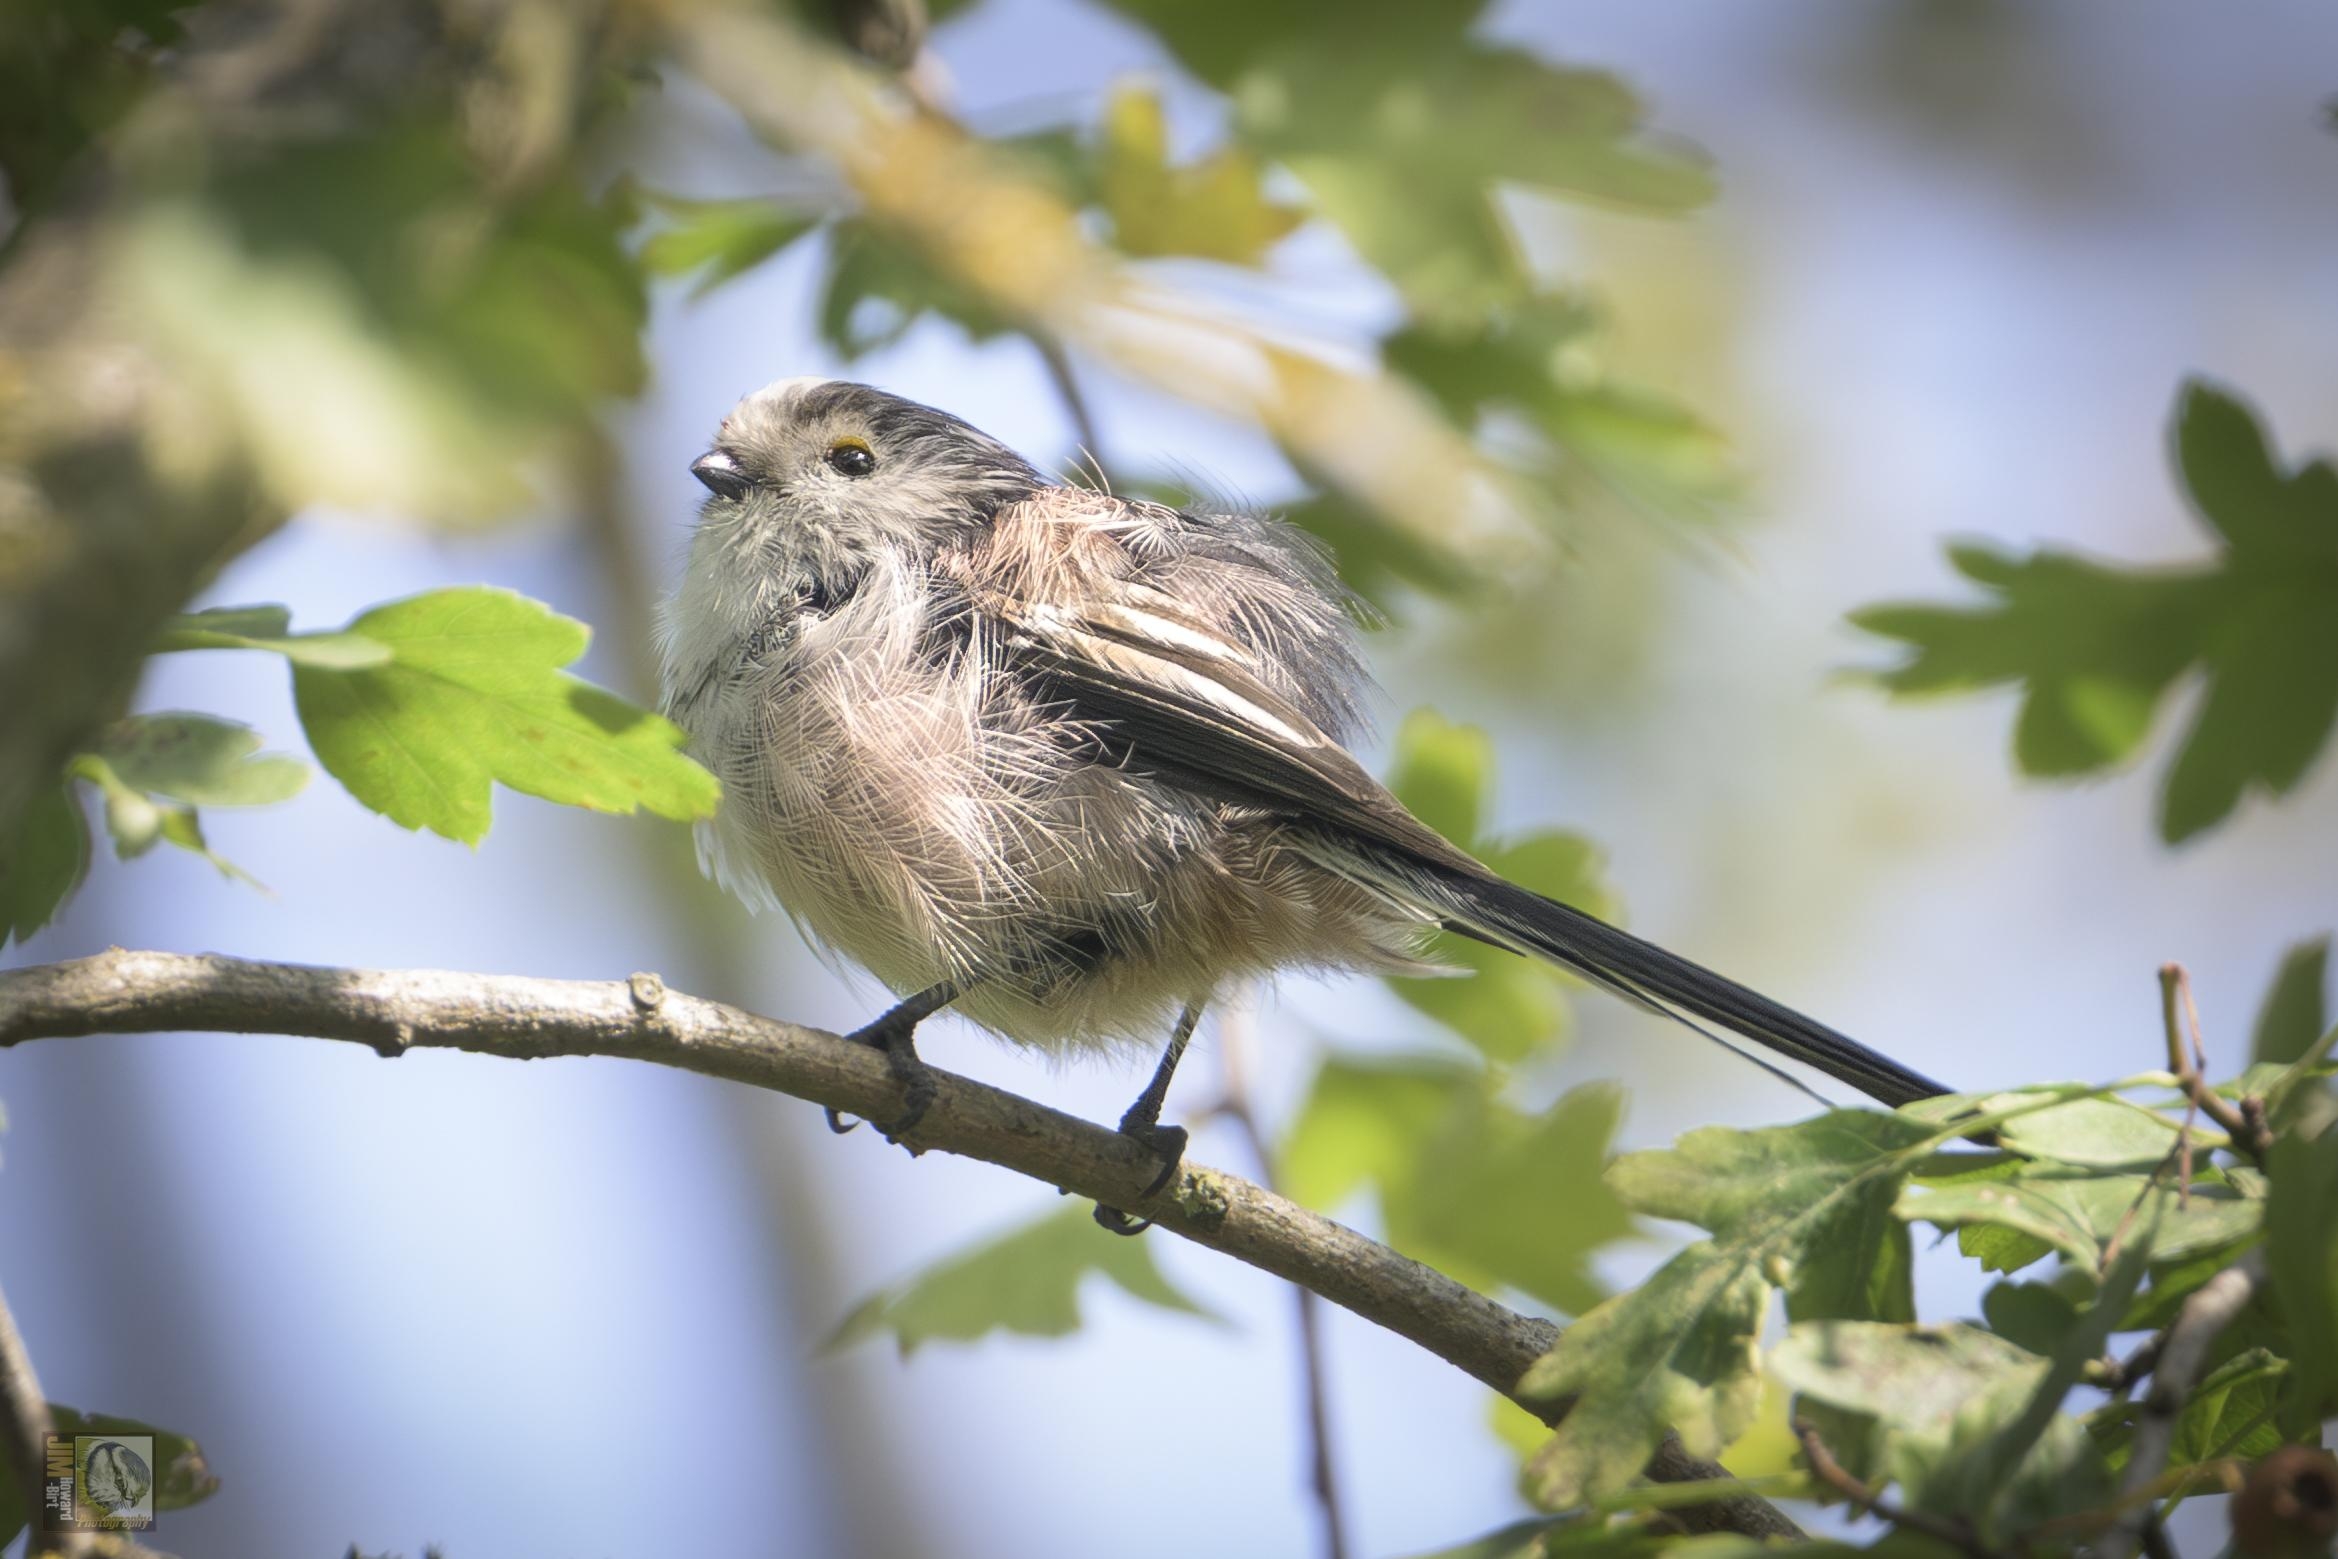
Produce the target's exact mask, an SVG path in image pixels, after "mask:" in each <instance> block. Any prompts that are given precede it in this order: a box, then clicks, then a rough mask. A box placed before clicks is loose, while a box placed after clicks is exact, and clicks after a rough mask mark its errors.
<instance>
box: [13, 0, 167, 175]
mask: <svg viewBox="0 0 2338 1559" xmlns="http://www.w3.org/2000/svg"><path fill="white" fill-rule="evenodd" d="M193 3H194V0H11V4H10V5H9V6H8V7H7V10H6V24H5V25H0V178H4V179H5V181H6V184H7V188H8V204H9V206H10V207H11V208H12V212H13V217H14V220H15V221H16V222H24V221H28V220H30V219H32V218H34V217H36V216H38V215H40V214H42V213H44V212H45V211H46V210H47V209H48V207H49V205H50V203H51V201H52V200H53V199H54V198H55V197H56V195H57V193H58V192H59V190H60V188H61V186H62V184H63V182H64V180H65V177H66V175H67V174H68V172H69V171H70V170H71V168H72V166H73V164H74V162H75V160H76V159H77V158H78V157H80V156H81V154H82V153H83V152H84V151H85V150H86V149H87V148H88V146H89V145H90V143H91V142H92V141H94V140H96V139H97V138H98V137H99V136H101V135H103V134H104V133H105V132H106V131H107V130H108V129H110V128H111V127H112V126H113V125H114V124H115V123H116V122H117V121H118V120H120V119H121V118H122V117H123V116H124V115H125V114H127V113H128V111H129V109H130V108H131V106H132V105H133V104H134V103H136V102H137V100H138V98H139V97H140V96H141V95H142V94H143V92H144V91H145V89H146V87H147V86H148V85H149V83H150V82H151V80H152V79H153V76H154V72H155V67H156V66H157V65H158V64H159V63H161V62H162V61H163V60H165V59H167V58H169V51H170V50H171V48H172V46H173V45H175V44H177V43H179V42H180V41H181V39H182V38H183V37H184V29H182V27H181V26H180V24H179V19H178V14H179V13H180V12H182V11H185V10H189V9H191V8H192V6H193Z"/></svg>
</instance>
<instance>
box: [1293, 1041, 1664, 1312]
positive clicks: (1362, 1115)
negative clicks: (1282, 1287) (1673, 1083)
mask: <svg viewBox="0 0 2338 1559" xmlns="http://www.w3.org/2000/svg"><path fill="white" fill-rule="evenodd" d="M1488 1089H1489V1079H1488V1078H1487V1077H1486V1075H1485V1074H1484V1073H1483V1072H1482V1071H1481V1070H1479V1069H1476V1068H1467V1067H1459V1066H1455V1065H1452V1064H1451V1063H1447V1062H1441V1061H1433V1060H1427V1059H1422V1058H1398V1059H1394V1060H1383V1059H1371V1060H1366V1059H1362V1058H1358V1057H1345V1056H1334V1057H1331V1058H1329V1059H1327V1060H1326V1061H1325V1062H1324V1064H1323V1065H1322V1067H1321V1068H1320V1069H1319V1070H1318V1071H1317V1073H1316V1078H1315V1084H1314V1086H1313V1088H1312V1089H1310V1090H1309V1093H1308V1096H1307V1100H1306V1102H1305V1103H1304V1104H1303V1105H1302V1106H1301V1107H1300V1110H1299V1114H1298V1117H1297V1118H1296V1119H1295V1120H1294V1121H1293V1122H1292V1126H1291V1131H1290V1134H1289V1136H1288V1137H1287V1138H1286V1140H1285V1142H1284V1145H1283V1150H1282V1152H1281V1153H1280V1154H1279V1155H1277V1160H1276V1162H1277V1178H1278V1182H1279V1183H1280V1184H1281V1185H1282V1187H1283V1188H1284V1190H1285V1191H1286V1192H1287V1194H1289V1195H1290V1196H1292V1197H1293V1198H1295V1199H1297V1200H1298V1201H1301V1202H1304V1203H1306V1204H1307V1205H1310V1206H1314V1207H1321V1208H1325V1209H1330V1208H1334V1207H1337V1206H1338V1205H1340V1204H1341V1203H1342V1202H1344V1201H1345V1200H1347V1199H1348V1198H1349V1197H1351V1196H1353V1195H1354V1194H1356V1192H1358V1191H1360V1190H1363V1189H1365V1188H1367V1187H1369V1188H1371V1189H1372V1190H1374V1191H1376V1192H1377V1193H1378V1195H1379V1198H1380V1206H1381V1213H1382V1217H1383V1219H1384V1220H1385V1222H1386V1224H1387V1230H1388V1238H1389V1240H1390V1242H1391V1243H1392V1244H1394V1245H1395V1246H1396V1247H1397V1249H1399V1250H1401V1251H1404V1252H1405V1253H1406V1254H1407V1255H1411V1256H1414V1257H1416V1258H1418V1259H1420V1260H1423V1261H1427V1262H1429V1263H1430V1264H1432V1265H1434V1266H1436V1267H1438V1268H1439V1269H1441V1270H1443V1271H1445V1272H1446V1273H1448V1274H1449V1275H1451V1276H1453V1277H1456V1278H1458V1279H1460V1280H1461V1281H1463V1282H1465V1283H1471V1284H1474V1285H1475V1286H1478V1287H1481V1288H1493V1287H1509V1288H1514V1289H1517V1290H1519V1291H1520V1292H1522V1293H1525V1294H1529V1295H1532V1296H1533V1297H1534V1298H1536V1299H1539V1300H1541V1301H1542V1302H1544V1303H1545V1304H1549V1305H1551V1306H1553V1307H1555V1308H1557V1309H1560V1310H1563V1311H1567V1312H1570V1313H1579V1312H1581V1311H1584V1310H1588V1309H1590V1308H1591V1307H1592V1306H1593V1305H1594V1304H1596V1303H1598V1302H1599V1300H1600V1298H1601V1296H1602V1290H1601V1288H1600V1287H1599V1285H1598V1283H1597V1282H1596V1280H1595V1279H1594V1278H1593V1276H1592V1274H1591V1267H1590V1260H1591V1257H1592V1255H1593V1254H1594V1253H1595V1252H1596V1251H1598V1250H1600V1249H1601V1248H1603V1247H1605V1246H1607V1245H1609V1244H1612V1243H1614V1242H1615V1241H1617V1240H1619V1239H1622V1238H1624V1237H1626V1236H1628V1235H1630V1234H1632V1233H1634V1232H1635V1230H1636V1229H1637V1225H1636V1224H1635V1222H1634V1221H1633V1219H1632V1218H1631V1216H1630V1214H1629V1213H1627V1212H1626V1211H1625V1210H1624V1208H1623V1205H1622V1203H1621V1202H1619V1201H1618V1200H1617V1199H1616V1197H1615V1195H1614V1193H1613V1192H1611V1191H1610V1190H1608V1188H1607V1187H1606V1185H1605V1184H1604V1183H1603V1181H1602V1180H1601V1177H1600V1171H1601V1169H1602V1168H1603V1167H1604V1165H1605V1163H1606V1156H1607V1150H1608V1144H1609V1142H1610V1141H1611V1140H1612V1138H1613V1137H1614V1135H1615V1128H1616V1124H1617V1121H1618V1118H1619V1117H1620V1115H1621V1113H1622V1096H1621V1095H1620V1094H1619V1093H1618V1092H1616V1090H1614V1089H1613V1088H1609V1087H1606V1086H1601V1085H1593V1086H1589V1087H1584V1088H1578V1089H1576V1090H1574V1091H1573V1092H1571V1093H1569V1094H1567V1095H1566V1096H1565V1097H1563V1098H1562V1099H1560V1100H1559V1101H1558V1103H1556V1104H1555V1105H1553V1106H1552V1107H1551V1108H1550V1109H1549V1110H1547V1111H1545V1112H1544V1113H1543V1114H1541V1115H1539V1116H1529V1115H1525V1114H1522V1113H1520V1112H1519V1111H1516V1110H1513V1109H1511V1108H1509V1107H1508V1106H1507V1105H1504V1104H1501V1103H1500V1102H1499V1101H1497V1100H1495V1099H1493V1098H1491V1097H1489V1095H1488Z"/></svg>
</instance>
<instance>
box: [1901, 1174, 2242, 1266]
mask: <svg viewBox="0 0 2338 1559" xmlns="http://www.w3.org/2000/svg"><path fill="white" fill-rule="evenodd" d="M1895 1210H1896V1212H1897V1214H1898V1216H1899V1217H1901V1218H1904V1219H1908V1220H1911V1221H1917V1220H1920V1221H1922V1222H1925V1223H1930V1224H1933V1225H1934V1226H1936V1227H1938V1228H1942V1229H1958V1230H1964V1229H1967V1228H1970V1227H1972V1226H1974V1225H1987V1226H1990V1227H1992V1228H1995V1229H2001V1230H2006V1231H2010V1232H2011V1233H2013V1234H2016V1235H2020V1236H2026V1237H2027V1239H2028V1240H2030V1241H2036V1242H2038V1244H2040V1245H2043V1246H2044V1247H2047V1248H2050V1249H2052V1250H2055V1251H2059V1252H2060V1253H2061V1254H2062V1255H2064V1256H2065V1257H2067V1258H2068V1259H2069V1260H2070V1261H2071V1262H2072V1263H2074V1264H2075V1265H2077V1266H2078V1267H2080V1268H2082V1269H2084V1270H2086V1271H2089V1272H2092V1271H2094V1270H2096V1269H2098V1268H2100V1267H2101V1265H2102V1261H2103V1254H2104V1250H2105V1248H2106V1247H2107V1246H2108V1245H2109V1244H2110V1242H2111V1241H2112V1240H2113V1239H2114V1238H2116V1237H2117V1236H2118V1234H2119V1231H2120V1229H2121V1228H2122V1226H2124V1227H2125V1228H2126V1230H2127V1231H2128V1235H2129V1238H2130V1239H2132V1238H2133V1237H2134V1234H2135V1233H2136V1231H2138V1230H2141V1229H2145V1228H2152V1227H2156V1228H2157V1230H2158V1234H2157V1236H2156V1238H2155V1240H2154V1243H2153V1248H2154V1249H2155V1250H2156V1251H2157V1253H2158V1255H2159V1258H2160V1259H2161V1260H2162V1261H2180V1260H2184V1259H2186V1258H2188V1257H2190V1256H2193V1255H2197V1254H2199V1253H2200V1252H2202V1251H2206V1250H2212V1249H2215V1248H2217V1247H2220V1246H2224V1245H2229V1244H2232V1243H2233V1242H2234V1241H2236V1240H2240V1239H2245V1238H2247V1237H2248V1236H2249V1235H2251V1234H2253V1233H2254V1232H2255V1231H2256V1230H2257V1228H2258V1226H2259V1225H2260V1223H2261V1222H2262V1221H2263V1218H2264V1211H2265V1210H2264V1204H2263V1203H2261V1202H2259V1201H2257V1200H2256V1199H2254V1198H2252V1197H2248V1196H2244V1195H2242V1194H2241V1193H2240V1192H2239V1191H2238V1190H2237V1189H2236V1188H2235V1187H2233V1186H2232V1185H2231V1184H2229V1183H2228V1182H2226V1181H2224V1180H2223V1179H2222V1178H2220V1177H2217V1176H2215V1175H2213V1174H2211V1173H2207V1172H2203V1173H2201V1174H2199V1175H2198V1176H2196V1178H2195V1181H2194V1183H2193V1186H2192V1190H2191V1194H2190V1196H2189V1197H2186V1196H2184V1195H2183V1194H2182V1192H2181V1191H2180V1190H2179V1189H2178V1187H2177V1186H2176V1185H2175V1184H2174V1176H2173V1175H2172V1174H2171V1175H2168V1176H2164V1177H2157V1178H2155V1177H2153V1176H2150V1175H2137V1174H2119V1173H2111V1172H2107V1171H2088V1170H2084V1169H2078V1168H2072V1167H2068V1166H2062V1165H2055V1164H2038V1165H2034V1166H2031V1167H2029V1168H2026V1169H2024V1170H2022V1171H2021V1172H2020V1173H2019V1174H2018V1175H2017V1176H2015V1177H2014V1178H2011V1179H2007V1180H2000V1181H1987V1182H1970V1183H1965V1184H1959V1185H1934V1184H1930V1183H1927V1182H1924V1181H1922V1180H1918V1181H1916V1182H1915V1183H1912V1184H1910V1185H1909V1186H1908V1187H1907V1189H1906V1190H1905V1191H1904V1192H1902V1194H1901V1196H1900V1199H1899V1204H1898V1206H1897V1208H1896V1209H1895ZM2044 1253H2045V1252H2044V1251H2043V1250H2040V1249H2037V1248H2036V1247H2035V1246H2031V1245H2027V1244H2023V1245H2016V1246H2012V1247H2000V1246H1995V1245H1990V1246H1984V1247H1983V1248H1981V1249H1974V1248H1971V1247H1969V1246H1968V1247H1967V1249H1966V1254H1968V1255H1976V1256H1980V1257H1982V1260H1983V1265H1984V1266H1986V1267H1988V1268H1989V1269H1990V1270H1992V1271H2008V1272H2010V1271H2018V1270H2019V1269H2020V1268H2021V1267H2023V1266H2027V1265H2028V1264H2029V1263H2030V1262H2031V1261H2034V1260H2036V1259H2037V1258H2038V1257H2039V1256H2041V1255H2043V1254H2044ZM1992 1258H1996V1259H1992Z"/></svg>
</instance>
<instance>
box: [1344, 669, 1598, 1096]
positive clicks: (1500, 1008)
mask: <svg viewBox="0 0 2338 1559" xmlns="http://www.w3.org/2000/svg"><path fill="white" fill-rule="evenodd" d="M1492 770H1493V743H1492V742H1491V741H1490V740H1489V739H1488V738H1487V736H1486V734H1485V733H1484V732H1483V731H1482V730H1480V729H1478V728H1477V727H1475V726H1468V725H1459V724H1455V723H1453V722H1451V721H1448V720H1446V719H1445V718H1444V717H1443V716H1441V715H1439V714H1438V713H1437V712H1436V711H1434V710H1432V709H1418V710H1415V711H1414V712H1413V713H1412V714H1410V715H1408V716H1406V717H1405V722H1404V725H1403V726H1402V727H1401V728H1400V729H1399V731H1398V732H1397V739H1396V761H1395V765H1394V768H1393V769H1392V771H1391V773H1390V776H1389V786H1390V789H1392V790H1393V791H1394V792H1395V793H1396V796H1397V799H1398V800H1400V801H1402V802H1404V804H1405V805H1406V806H1407V807H1409V808H1411V809H1412V811H1413V812H1414V813H1415V814H1416V815H1417V816H1419V817H1420V818H1421V819H1422V821H1424V822H1426V823H1428V824H1429V826H1430V827H1432V828H1435V829H1436V830H1437V831H1438V832H1439V833H1441V834H1443V835H1444V836H1445V837H1446V838H1448V839H1450V840H1452V841H1453V842H1454V843H1455V844H1457V845H1459V846H1460V847H1461V848H1462V849H1464V850H1468V851H1470V852H1471V853H1473V854H1474V855H1476V856H1477V857H1478V859H1480V860H1482V861H1484V862H1485V863H1486V865H1488V866H1489V867H1491V868H1493V869H1494V870H1495V871H1496V872H1499V873H1500V874H1501V875H1503V876H1505V877H1507V878H1509V879H1510V880H1511V881H1512V882H1515V883H1517V884H1518V885H1519V886H1521V887H1524V888H1530V889H1532V890H1533V891H1535V892H1537V893H1540V894H1543V895H1545V896H1546V897H1549V898H1554V899H1558V900H1559V901H1561V902H1562V903H1567V904H1572V905H1574V906H1575V907H1577V908H1578V909H1582V910H1585V911H1587V912H1589V913H1591V914H1594V915H1597V916H1599V917H1600V918H1602V919H1604V920H1614V919H1616V918H1618V911H1617V907H1616V904H1615V900H1614V895H1613V894H1612V893H1611V892H1610V891H1609V890H1608V889H1607V887H1606V885H1605V884H1604V883H1603V882H1602V881H1601V876H1600V874H1601V870H1602V868H1603V866H1604V864H1605V862H1604V860H1603V858H1602V857H1601V855H1600V852H1599V850H1598V848H1597V847H1596V846H1594V845H1592V844H1591V843H1590V842H1589V841H1588V840H1585V839H1583V838H1581V837H1579V836H1577V835H1574V834H1562V833H1555V832H1545V833H1536V834H1528V835H1526V836H1525V837H1523V838H1520V839H1517V840H1513V841H1509V842H1504V841H1501V840H1496V839H1488V838H1485V837H1482V836H1481V835H1480V833H1479V831H1478V830H1479V826H1480V819H1481V818H1482V817H1483V815H1484V810H1485V800H1486V792H1487V790H1488V789H1489V788H1490V787H1491V782H1492ZM1430 956H1431V957H1432V958H1434V959H1435V960H1436V961H1437V962H1438V963H1440V964H1443V965H1445V966H1447V967H1448V968H1452V969H1456V970H1460V971H1463V976H1462V977H1460V978H1454V977H1443V978H1426V979H1413V978H1395V979H1391V980H1390V981H1389V982H1388V985H1389V989H1391V990H1393V991H1394V992H1395V993H1396V994H1397V995H1398V996H1400V997H1402V998H1403V999H1404V1001H1405V1002H1406V1003H1407V1004H1408V1005H1410V1006H1412V1007H1414V1008H1415V1009H1417V1010H1419V1011H1421V1012H1424V1013H1427V1014H1428V1015H1429V1016H1430V1017H1432V1018H1435V1019H1436V1020H1437V1021H1438V1022H1439V1023H1442V1024H1444V1025H1445V1026H1446V1027H1447V1028H1450V1029H1451V1030H1453V1032H1455V1033H1456V1034H1459V1035H1460V1036H1461V1037H1462V1038H1464V1039H1466V1040H1468V1041H1469V1042H1470V1043H1471V1044H1472V1045H1475V1046H1476V1047H1477V1048H1478V1049H1479V1050H1480V1051H1482V1052H1484V1054H1485V1055H1486V1056H1487V1057H1489V1058H1490V1059H1492V1060H1495V1061H1500V1062H1505V1063H1507V1062H1516V1061H1521V1060H1523V1059H1525V1058H1526V1057H1527V1056H1529V1055H1531V1054H1533V1053H1534V1052H1535V1051H1536V1050H1538V1049H1540V1048H1542V1047H1543V1046H1545V1045H1548V1044H1549V1043H1551V1042H1552V1041H1553V1040H1555V1039H1557V1038H1558V1037H1559V1036H1560V1035H1562V1034H1563V1033H1564V1032H1565V1031H1566V1026H1567V1021H1568V1016H1569V1014H1568V1008H1567V1004H1566V1000H1565V996H1564V992H1565V991H1566V989H1567V986H1568V984H1569V983H1570V979H1571V977H1570V976H1567V975H1565V974H1563V973H1561V972H1560V971H1558V970H1556V969H1553V968H1552V967H1550V966H1549V965H1548V964H1545V963H1542V962H1539V961H1537V960H1534V959H1527V958H1520V957H1519V956H1518V955H1516V954H1515V953H1511V952H1508V951H1506V950H1504V949H1502V948H1497V947H1490V946H1488V945H1486V944H1485V943H1483V942H1479V941H1476V940H1474V939H1472V938H1468V937H1462V936H1457V935H1453V934H1451V933H1445V934H1441V935H1439V936H1438V937H1437V938H1436V939H1435V940H1434V942H1433V943H1432V944H1431V949H1430Z"/></svg>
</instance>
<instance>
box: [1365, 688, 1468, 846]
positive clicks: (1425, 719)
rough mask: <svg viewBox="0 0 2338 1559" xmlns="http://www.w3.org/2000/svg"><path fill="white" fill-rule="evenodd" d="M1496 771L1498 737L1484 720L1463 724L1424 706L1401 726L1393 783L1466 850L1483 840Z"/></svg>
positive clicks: (1412, 807) (1400, 796)
mask: <svg viewBox="0 0 2338 1559" xmlns="http://www.w3.org/2000/svg"><path fill="white" fill-rule="evenodd" d="M1493 773H1494V742H1493V738H1491V737H1489V736H1488V735H1486V733H1485V728H1484V727H1483V726H1475V725H1459V724H1456V723H1455V722H1453V721H1451V720H1448V719H1446V718H1445V717H1444V716H1443V715H1440V714H1439V713H1437V711H1436V710H1434V709H1427V708H1422V709H1416V710H1414V711H1413V712H1412V713H1411V714H1408V715H1406V716H1405V717H1404V724H1402V725H1401V726H1398V727H1397V730H1396V761H1395V764H1394V766H1393V767H1392V768H1391V769H1390V770H1389V774H1388V788H1389V789H1390V790H1392V791H1394V792H1395V793H1396V799H1397V800H1399V801H1401V802H1403V803H1404V804H1405V807H1406V808H1407V809H1408V810H1409V811H1411V813H1412V814H1413V816H1415V817H1417V818H1419V819H1420V820H1421V821H1422V822H1424V823H1426V824H1428V825H1429V826H1430V827H1431V828H1434V829H1435V830H1437V832H1439V833H1441V834H1443V835H1444V836H1445V837H1446V838H1448V839H1450V840H1452V841H1453V842H1454V843H1455V844H1458V845H1460V846H1461V847H1462V848H1463V849H1465V850H1466V849H1468V848H1469V847H1470V845H1471V844H1473V843H1475V842H1476V840H1477V831H1478V820H1479V817H1480V815H1481V812H1482V809H1483V807H1484V804H1485V795H1486V792H1487V791H1488V790H1490V789H1492V788H1493Z"/></svg>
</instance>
